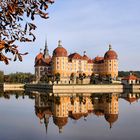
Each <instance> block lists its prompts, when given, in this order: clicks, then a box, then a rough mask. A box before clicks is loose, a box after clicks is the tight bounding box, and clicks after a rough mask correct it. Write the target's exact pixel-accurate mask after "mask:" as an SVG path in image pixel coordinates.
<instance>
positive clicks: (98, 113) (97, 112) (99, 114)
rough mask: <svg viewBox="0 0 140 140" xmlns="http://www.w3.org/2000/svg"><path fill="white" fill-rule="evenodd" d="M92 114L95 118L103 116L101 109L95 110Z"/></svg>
mask: <svg viewBox="0 0 140 140" xmlns="http://www.w3.org/2000/svg"><path fill="white" fill-rule="evenodd" d="M94 114H95V115H96V116H103V115H104V111H103V110H101V109H96V110H94Z"/></svg>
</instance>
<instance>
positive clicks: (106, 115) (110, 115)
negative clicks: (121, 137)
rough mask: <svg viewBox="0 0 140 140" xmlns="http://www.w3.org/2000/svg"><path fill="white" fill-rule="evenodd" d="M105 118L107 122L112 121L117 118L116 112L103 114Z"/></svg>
mask: <svg viewBox="0 0 140 140" xmlns="http://www.w3.org/2000/svg"><path fill="white" fill-rule="evenodd" d="M105 119H106V121H108V122H109V123H114V122H116V121H117V119H118V114H105Z"/></svg>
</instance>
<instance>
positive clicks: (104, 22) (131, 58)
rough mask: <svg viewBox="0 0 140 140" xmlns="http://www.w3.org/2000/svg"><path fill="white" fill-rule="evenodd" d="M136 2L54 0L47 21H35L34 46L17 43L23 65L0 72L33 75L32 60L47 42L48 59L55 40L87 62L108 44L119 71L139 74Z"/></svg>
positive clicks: (139, 11) (139, 19) (139, 27)
mask: <svg viewBox="0 0 140 140" xmlns="http://www.w3.org/2000/svg"><path fill="white" fill-rule="evenodd" d="M139 5H140V1H139V0H55V3H54V4H53V5H50V7H49V9H48V12H49V19H47V20H44V19H41V18H39V17H37V18H36V20H35V21H34V23H35V24H36V25H37V29H36V31H35V35H36V37H37V39H36V41H35V42H34V43H19V46H21V47H20V51H21V52H29V54H28V55H27V56H24V58H23V62H19V61H17V62H10V64H9V65H5V64H3V62H0V70H3V71H4V72H5V73H6V74H8V73H14V72H31V73H34V59H35V57H36V55H37V54H38V53H39V52H40V48H42V49H44V46H45V39H46V38H47V43H48V49H49V53H50V55H52V52H53V50H54V49H55V48H56V47H57V45H58V40H61V41H62V45H63V47H64V48H66V49H67V51H68V53H73V52H78V53H80V54H81V55H82V54H83V51H86V54H87V55H88V56H89V57H90V58H94V57H96V56H104V54H105V52H106V51H107V50H108V46H109V44H111V45H112V48H113V50H115V51H116V52H117V54H118V58H119V70H120V71H121V70H124V71H129V70H140V61H139V58H140V55H139V52H140V46H139V45H140V16H139V15H140V8H139Z"/></svg>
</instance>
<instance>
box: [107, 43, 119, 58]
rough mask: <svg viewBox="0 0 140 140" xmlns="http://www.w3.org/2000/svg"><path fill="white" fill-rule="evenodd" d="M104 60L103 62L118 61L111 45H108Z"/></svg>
mask: <svg viewBox="0 0 140 140" xmlns="http://www.w3.org/2000/svg"><path fill="white" fill-rule="evenodd" d="M104 59H105V60H110V59H118V55H117V53H116V52H115V51H114V50H112V47H111V45H109V50H108V51H107V52H106V53H105V55H104Z"/></svg>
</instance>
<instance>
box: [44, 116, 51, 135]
mask: <svg viewBox="0 0 140 140" xmlns="http://www.w3.org/2000/svg"><path fill="white" fill-rule="evenodd" d="M49 118H50V115H49V114H45V116H44V124H45V128H46V134H47V132H48V124H49Z"/></svg>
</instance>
